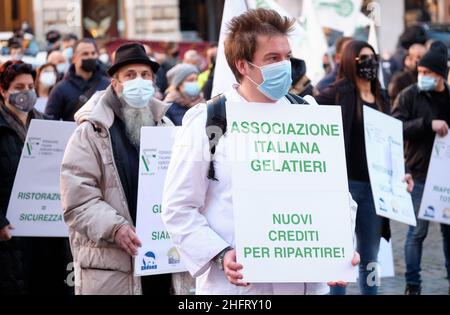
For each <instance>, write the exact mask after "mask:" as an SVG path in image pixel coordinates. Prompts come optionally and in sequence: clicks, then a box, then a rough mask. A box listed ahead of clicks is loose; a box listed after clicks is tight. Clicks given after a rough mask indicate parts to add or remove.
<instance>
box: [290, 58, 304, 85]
mask: <svg viewBox="0 0 450 315" xmlns="http://www.w3.org/2000/svg"><path fill="white" fill-rule="evenodd" d="M291 67H292V74H291V76H292V85H293V86H294V85H296V84H297V82H298V81H299V80H300V79H301V78H303V76H304V75H305V74H306V64H305V61H304V60H302V59H297V58H294V57H292V58H291Z"/></svg>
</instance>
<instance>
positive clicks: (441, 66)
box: [419, 41, 448, 78]
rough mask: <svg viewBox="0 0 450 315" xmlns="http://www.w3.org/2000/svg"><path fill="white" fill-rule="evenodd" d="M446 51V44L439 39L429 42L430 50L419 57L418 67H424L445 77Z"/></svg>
mask: <svg viewBox="0 0 450 315" xmlns="http://www.w3.org/2000/svg"><path fill="white" fill-rule="evenodd" d="M447 59H448V51H447V46H445V44H444V43H443V42H441V41H435V42H434V43H433V44H431V47H430V50H428V52H427V53H426V54H425V55H424V56H423V57H422V59H420V61H419V67H425V68H428V69H430V70H431V71H433V72H436V73H437V74H439V75H440V76H442V77H444V78H447V73H448V65H447Z"/></svg>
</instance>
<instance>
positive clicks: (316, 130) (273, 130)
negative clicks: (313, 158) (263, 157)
mask: <svg viewBox="0 0 450 315" xmlns="http://www.w3.org/2000/svg"><path fill="white" fill-rule="evenodd" d="M230 132H231V133H243V134H247V133H252V134H264V135H270V134H273V135H287V136H289V135H293V136H314V137H319V136H320V137H338V136H339V135H340V133H339V126H338V125H336V124H314V123H313V124H305V123H284V122H266V121H264V122H257V121H252V122H248V121H239V122H238V121H233V122H232V124H231V131H230Z"/></svg>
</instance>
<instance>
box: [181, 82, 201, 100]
mask: <svg viewBox="0 0 450 315" xmlns="http://www.w3.org/2000/svg"><path fill="white" fill-rule="evenodd" d="M183 92H184V94H186V95H187V96H189V97H197V96H198V95H199V94H200V86H199V85H198V83H197V82H185V83H184V88H183Z"/></svg>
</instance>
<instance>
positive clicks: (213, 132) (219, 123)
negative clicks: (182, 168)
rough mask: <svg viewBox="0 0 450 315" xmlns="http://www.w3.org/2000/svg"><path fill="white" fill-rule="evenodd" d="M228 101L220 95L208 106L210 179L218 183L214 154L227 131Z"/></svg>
mask: <svg viewBox="0 0 450 315" xmlns="http://www.w3.org/2000/svg"><path fill="white" fill-rule="evenodd" d="M226 101H227V99H226V97H225V95H223V94H220V95H217V96H215V97H213V98H212V99H210V100H209V101H208V102H206V106H207V118H206V126H205V127H206V135H207V136H208V139H209V152H210V157H211V160H210V164H209V171H208V179H210V180H215V181H217V178H216V170H215V169H214V154H215V153H216V147H217V144H218V143H219V139H220V138H221V137H222V136H223V135H224V134H225V132H226V131H227V112H226V107H225V103H226Z"/></svg>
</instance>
